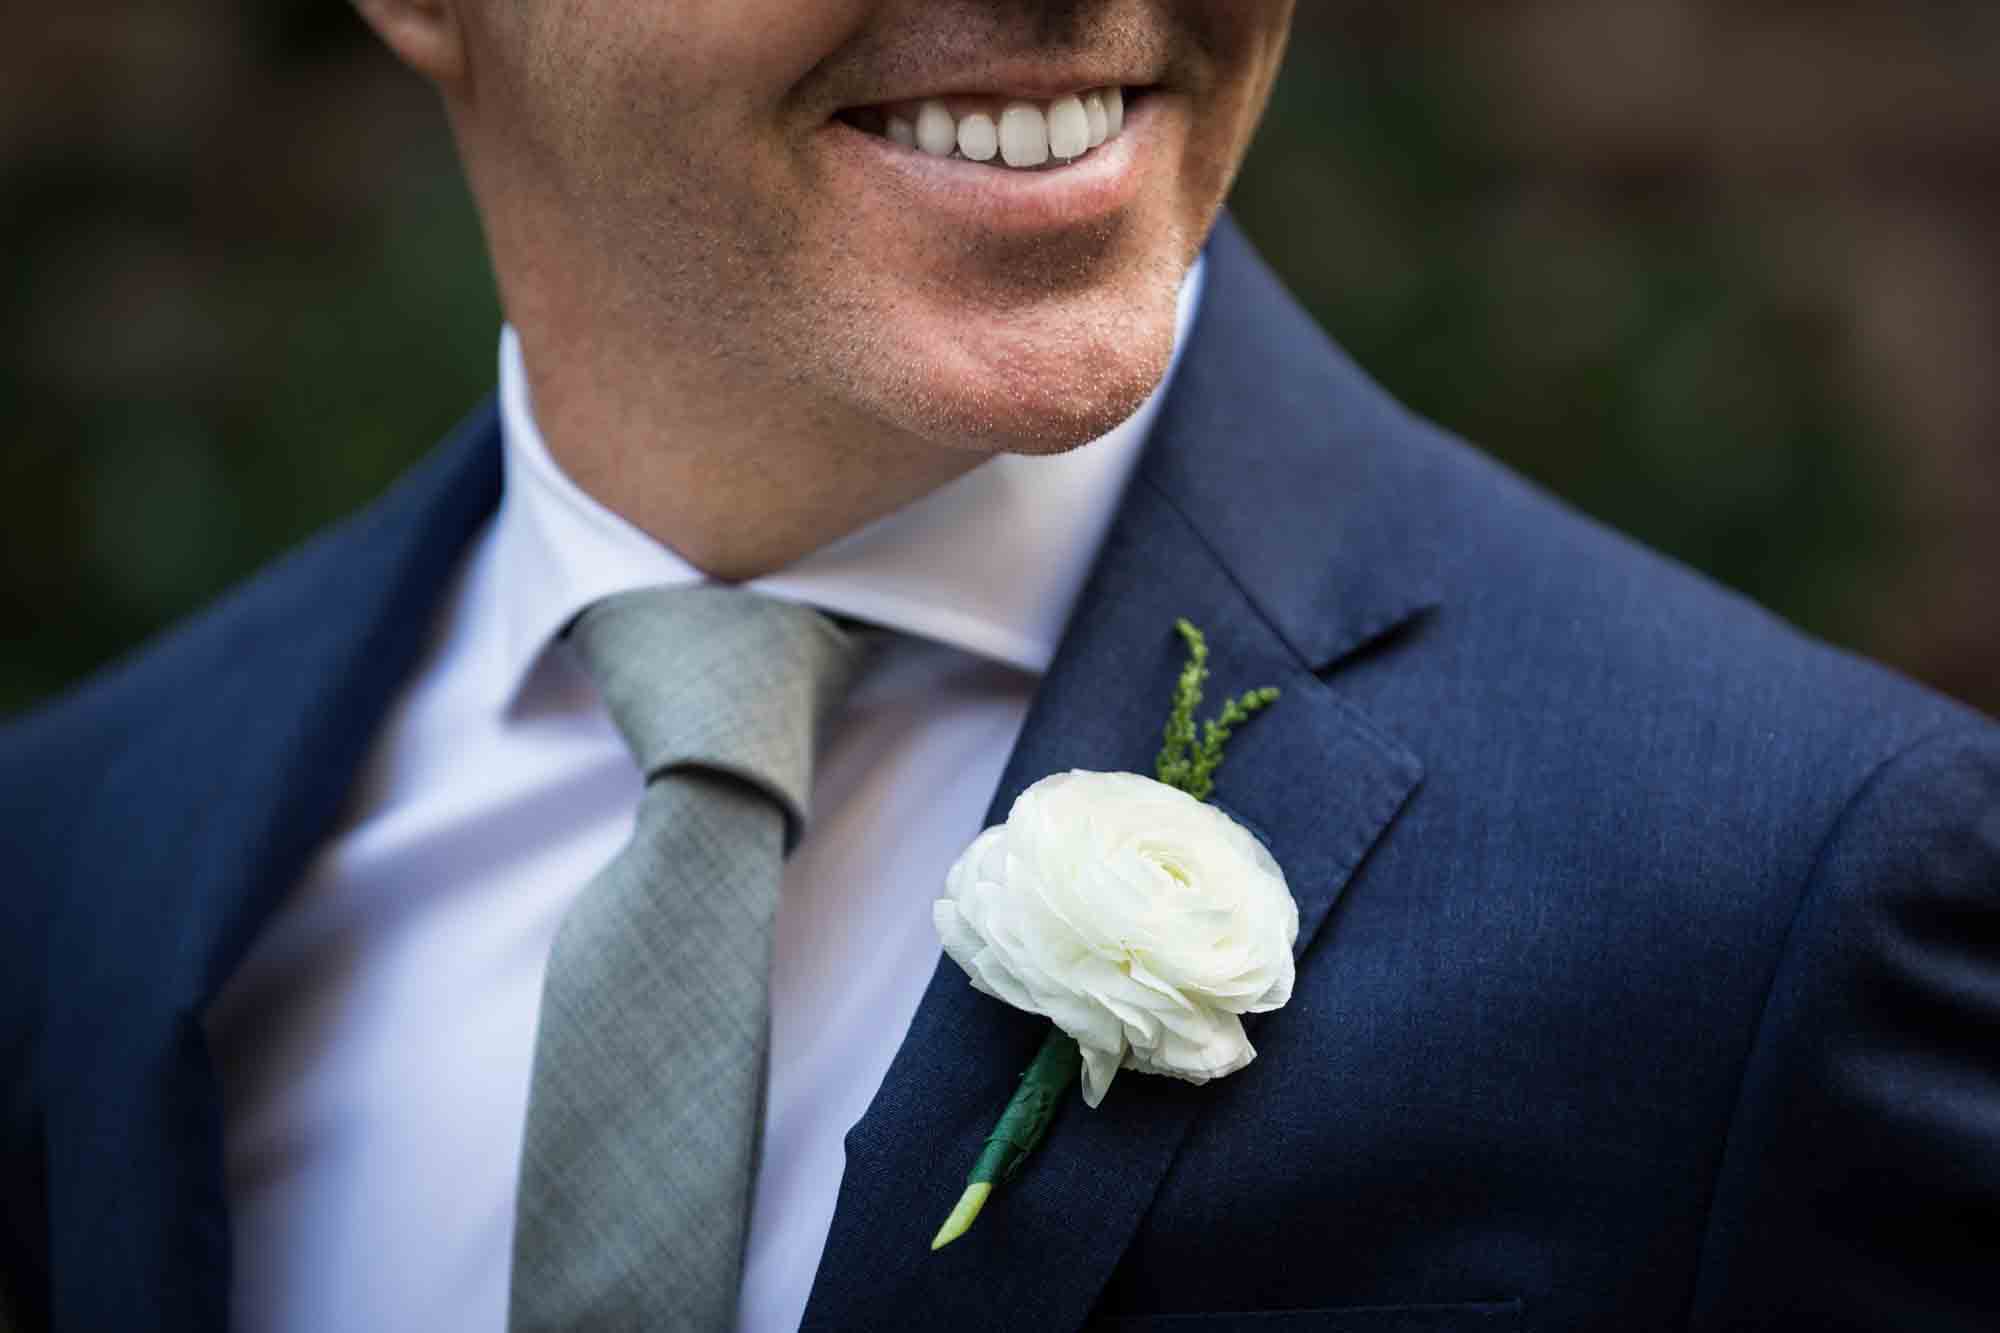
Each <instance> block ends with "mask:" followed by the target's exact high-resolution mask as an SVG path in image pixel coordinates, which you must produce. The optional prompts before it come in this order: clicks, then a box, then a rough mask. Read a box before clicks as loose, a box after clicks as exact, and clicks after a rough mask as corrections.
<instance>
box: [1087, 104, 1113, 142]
mask: <svg viewBox="0 0 2000 1333" xmlns="http://www.w3.org/2000/svg"><path fill="white" fill-rule="evenodd" d="M1083 119H1084V123H1085V124H1086V125H1087V126H1089V128H1090V146H1091V147H1092V148H1095V147H1097V146H1098V145H1099V144H1101V143H1103V142H1104V140H1105V137H1106V136H1107V135H1108V134H1109V133H1110V128H1111V127H1110V122H1109V121H1107V120H1106V119H1105V117H1104V94H1103V93H1092V94H1091V95H1090V96H1088V97H1086V98H1084V99H1083Z"/></svg>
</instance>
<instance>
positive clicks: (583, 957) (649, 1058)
mask: <svg viewBox="0 0 2000 1333" xmlns="http://www.w3.org/2000/svg"><path fill="white" fill-rule="evenodd" d="M570 639H571V642H572V643H573V644H574V645H575V647H576V650H577V652H578V654H579V655H580V656H581V658H582V660H583V662H584V665H585V666H586V668H587V669H588V670H589V672H590V674H591V675H592V677H593V678H595V680H596V682H597V685H598V689H599V691H600V692H601V694H602V695H603V698H604V702H605V706H606V707H607V708H608V709H609V710H610V713H611V717H612V719H613V720H614V721H615V722H616V723H617V726H618V729H619V731H620V732H621V733H622V734H623V735H624V737H625V740H626V743H627V744H628V745H629V746H630V747H631V750H632V754H633V757H634V758H635V759H637V761H638V763H639V767H640V769H641V770H642V771H643V772H644V773H645V774H646V777H647V779H648V781H647V786H646V791H645V795H644V797H643V798H642V799H641V801H640V805H639V817H638V826H637V828H636V829H635V830H634V831H633V834H632V841H631V842H630V843H628V844H627V845H626V847H625V849H624V850H623V851H622V852H620V853H619V854H618V856H617V857H616V858H615V859H614V860H613V861H612V862H611V864H610V865H608V866H606V867H605V868H604V869H603V870H602V871H600V872H599V873H598V875H597V876H596V878H594V879H593V880H591V882H590V883H589V885H587V886H586V887H585V888H584V890H583V893H582V895H581V896H580V897H579V898H578V899H577V901H576V903H575V904H574V905H573V906H571V908H570V910H569V913H568V915H566V916H565V917H564V918H563V922H562V926H561V928H560V930H559V931H558V932H557V935H556V942H555V947H554V950H553V951H552V952H551V954H550V957H549V970H548V977H547V979H546V980H545V981H544V982H543V986H542V1011H541V1023H540V1027H539V1029H538V1031H537V1033H536V1038H535V1071H534V1078H533V1082H532V1084H531V1088H530V1094H529V1102H528V1126H527V1135H526V1141H525V1144H524V1147H523V1151H522V1158H521V1182H520V1198H519V1200H518V1202H517V1204H516V1206H515V1235H514V1268H513V1283H512V1295H511V1298H510V1303H511V1310H510V1314H509V1319H508V1325H509V1327H510V1328H511V1329H513V1330H516V1333H525V1331H526V1330H545V1329H565V1330H567V1329H592V1330H595V1329H646V1330H653V1329H661V1330H676V1329H687V1330H696V1331H698V1333H710V1331H711V1330H727V1329H729V1328H731V1327H732V1326H733V1324H734V1322H735V1318H736V1305H737V1291H738V1287H739V1285H740V1282H741V1278H742V1265H743V1245H744V1237H745V1234H746V1228H747V1220H748V1214H749V1208H750V1191H751V1185H752V1182H753V1180H754V1177H755V1173H756V1155H757V1147H758V1136H759V1131H760V1128H761V1124H760V1122H761V1121H762V1118H763V1115H762V1110H763V1107H762V1102H763V1088H764V1061H765V1050H766V1040H767V1032H768V1022H769V1010H770V1006H769V997H768V990H767V986H768V980H769V973H770V951H771V922H772V918H773V916H774V915H775V913H776V910H777V904H778V884H779V875H780V872H781V869H782V863H783V860H784V856H785V854H786V853H787V852H789V851H790V850H791V848H792V847H793V846H794V845H795V844H796V843H797V842H798V838H799V834H800V832H801V830H802V828H803V825H804V822H805V816H806V810H807V802H808V798H809V796H810V793H811V790H812V759H813V739H814V733H815V731H816V729H817V727H818V724H819V722H820V721H821V720H822V719H823V718H825V717H826V716H827V714H828V713H829V712H830V711H831V710H832V708H833V706H834V704H835V702H836V701H837V700H838V699H839V698H840V696H841V695H842V693H843V692H844V691H845V689H846V686H847V683H848V680H849V678H850V676H851V674H852V669H853V664H854V659H855V648H854V645H853V643H852V641H851V640H850V639H849V638H848V637H847V636H846V635H844V634H842V633H841V632H840V631H839V630H838V629H836V628H834V626H833V625H832V623H831V622H829V621H828V620H827V619H826V617H824V616H822V615H820V614H819V613H818V612H816V611H813V610H811V609H810V608H807V607H802V606H796V605H792V604H790V603H785V602H778V601H773V600H770V599H768V598H764V597H760V596H758V595H756V594H754V593H749V592H744V591H742V590H740V589H736V588H726V587H713V586H703V587H683V588H653V589H645V590H643V591H640V592H636V593H628V594H623V595H620V596H617V597H612V598H608V599H606V600H605V601H602V602H599V603H596V604H595V605H593V606H591V607H590V608H589V609H588V610H586V611H585V612H584V613H583V615H582V616H581V617H579V619H578V620H577V623H576V626H575V628H574V629H572V630H571V632H570Z"/></svg>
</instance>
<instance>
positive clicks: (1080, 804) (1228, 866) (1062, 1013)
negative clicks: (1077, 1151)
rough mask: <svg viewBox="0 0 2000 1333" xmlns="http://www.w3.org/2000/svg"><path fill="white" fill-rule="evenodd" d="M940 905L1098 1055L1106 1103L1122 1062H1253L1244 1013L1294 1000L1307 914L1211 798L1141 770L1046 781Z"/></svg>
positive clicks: (949, 942)
mask: <svg viewBox="0 0 2000 1333" xmlns="http://www.w3.org/2000/svg"><path fill="white" fill-rule="evenodd" d="M945 895H946V896H945V897H943V898H941V899H939V900H938V903H937V906H936V908H935V909H934V915H935V918H936V921H937V929H938V934H939V935H940V936H941V937H942V938H943V940H944V947H945V952H946V953H948V954H950V955H951V957H952V959H953V961H955V962H956V963H957V964H958V965H959V966H960V967H962V968H964V969H965V972H966V975H967V976H969V977H971V978H972V984H973V986H974V987H976V988H977V989H979V990H982V991H985V992H986V993H987V994H989V995H992V996H994V997H996V998H998V999H1001V1000H1004V1001H1006V1002H1007V1003H1008V1004H1011V1005H1013V1006H1015V1007H1016V1008H1018V1009H1025V1010H1027V1011H1028V1012H1030V1013H1035V1014H1043V1015H1046V1016H1047V1017H1048V1018H1049V1019H1051V1020H1052V1021H1054V1023H1055V1024H1056V1025H1057V1026H1058V1027H1060V1028H1062V1030H1063V1031H1065V1032H1067V1033H1069V1034H1070V1035H1071V1036H1072V1037H1075V1038H1076V1040H1077V1044H1078V1046H1079V1047H1081V1049H1082V1051H1083V1099H1084V1101H1085V1102H1087V1103H1088V1104H1090V1105H1091V1106H1096V1105H1097V1104H1098V1103H1099V1102H1101V1101H1102V1100H1104V1094H1105V1091H1106V1090H1107V1089H1108V1088H1110V1086H1111V1080H1112V1078H1113V1076H1114V1075H1116V1074H1117V1072H1118V1070H1119V1068H1120V1067H1121V1066H1122V1067H1124V1068H1127V1069H1137V1070H1141V1071H1143V1072H1146V1073H1153V1074H1171V1075H1172V1076H1174V1077H1175V1078H1181V1079H1186V1080H1187V1081H1189V1082H1190V1083H1206V1082H1207V1081H1208V1080H1209V1079H1212V1078H1220V1077H1221V1076H1222V1075H1224V1074H1230V1073H1234V1072H1235V1071H1237V1070H1239V1069H1241V1068H1242V1067H1243V1066H1245V1065H1247V1064H1249V1063H1250V1061H1251V1059H1252V1058H1253V1057H1254V1056H1255V1055H1256V1051H1255V1050H1253V1049H1252V1048H1251V1046H1250V1042H1249V1039H1248V1038H1247V1037H1245V1036H1244V1033H1243V1019H1242V1015H1244V1014H1255V1013H1263V1012H1265V1011H1266V1010H1270V1009H1276V1008H1277V1007H1278V1006H1280V1005H1282V1004H1284V1003H1285V1001H1287V1000H1289V999H1290V998H1291V995H1292V976H1293V971H1292V944H1293V942H1294V941H1295V940H1297V939H1298V935H1299V908H1298V904H1297V903H1295V902H1294V901H1292V894H1291V890H1290V889H1288V888H1287V887H1286V886H1285V875H1284V872H1283V871H1282V870H1280V869H1279V868H1278V863H1277V862H1276V861H1275V860H1273V859H1272V857H1271V854H1270V853H1269V852H1268V851H1266V850H1265V849H1264V845H1263V844H1262V843H1260V842H1259V841H1257V839H1256V837H1255V836H1254V835H1252V834H1251V833H1250V832H1249V830H1247V829H1245V828H1244V827H1243V826H1242V825H1240V824H1238V823H1236V821H1234V820H1232V819H1231V818H1229V816H1227V815H1225V814H1223V813H1222V812H1221V811H1220V810H1218V809H1216V808H1215V807H1214V806H1212V805H1207V804H1204V803H1203V802H1201V801H1198V800H1196V799H1195V798H1194V797H1192V796H1190V795H1188V794H1187V793H1186V792H1184V791H1181V790H1180V789H1179V788H1176V787H1169V786H1167V785H1166V784H1164V783H1160V782H1155V781H1153V780H1152V779H1151V778H1147V777H1141V776H1140V775H1138V774H1136V773H1087V772H1083V771H1081V770H1079V771H1074V772H1069V773H1059V774H1056V775H1055V776H1053V777H1047V778H1043V779H1042V780H1041V781H1040V782H1037V783H1035V784H1034V785H1033V786H1032V787H1029V788H1028V789H1027V790H1026V791H1024V792H1022V793H1021V795H1020V797H1019V798H1018V799H1017V800H1015V802H1014V808H1013V809H1012V810H1010V811H1008V814H1007V822H1006V823H1005V824H1001V825H998V826H996V827H994V828H990V829H987V830H986V831H985V832H984V833H982V834H980V835H979V836H978V837H977V838H976V839H974V840H973V843H972V845H971V846H970V847H968V848H966V849H965V852H964V854H963V855H961V856H960V857H959V858H958V862H957V864H956V865H954V866H952V868H951V872H950V874H948V875H947V876H946V877H945Z"/></svg>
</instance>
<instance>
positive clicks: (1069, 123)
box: [1048, 97, 1090, 162]
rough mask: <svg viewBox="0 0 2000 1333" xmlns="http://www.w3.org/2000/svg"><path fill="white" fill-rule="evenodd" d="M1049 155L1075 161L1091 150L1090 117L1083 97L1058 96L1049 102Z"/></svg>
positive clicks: (1066, 160)
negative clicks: (1084, 107) (1085, 109)
mask: <svg viewBox="0 0 2000 1333" xmlns="http://www.w3.org/2000/svg"><path fill="white" fill-rule="evenodd" d="M1048 120H1049V155H1050V156H1051V157H1059V158H1061V159H1062V160H1063V161H1065V162H1074V161H1075V160H1076V159H1077V158H1079V157H1082V156H1083V155H1084V154H1085V153H1087V152H1089V151H1090V117H1089V115H1087V114H1086V113H1085V112H1084V109H1083V99H1082V98H1078V97H1058V98H1057V99H1056V100H1055V101H1053V102H1051V103H1049V117H1048Z"/></svg>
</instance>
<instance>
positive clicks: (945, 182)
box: [825, 93, 1164, 236]
mask: <svg viewBox="0 0 2000 1333" xmlns="http://www.w3.org/2000/svg"><path fill="white" fill-rule="evenodd" d="M1163 100H1164V99H1163V98H1162V96H1161V95H1160V94H1158V93H1148V94H1147V95H1145V96H1144V97H1141V98H1138V99H1137V100H1136V101H1135V102H1134V103H1133V104H1132V106H1131V108H1130V109H1129V110H1128V111H1127V113H1126V117H1125V125H1124V127H1123V129H1122V130H1120V132H1119V135H1118V137H1117V138H1115V139H1111V140H1109V141H1107V142H1105V143H1103V144H1101V145H1099V146H1098V147H1096V148H1093V149H1091V150H1090V152H1089V153H1087V154H1085V155H1084V156H1083V157H1080V158H1078V159H1077V160H1076V161H1075V162H1073V163H1071V164H1070V165H1068V166H1066V167H1059V168H1057V169H1055V170H1053V171H1015V170H1013V169H1012V168H1009V167H1000V166H991V165H987V164H984V163H979V162H968V161H966V160H965V159H963V158H957V157H932V156H931V155H930V154H928V153H921V152H918V151H917V150H915V149H912V148H905V147H903V146H902V145H900V144H897V143H894V142H892V141H890V140H888V139H885V138H883V137H882V136H880V135H876V134H870V133H868V132H867V131H865V130H857V129H855V128H854V127H853V126H851V125H848V124H846V123H845V122H842V121H837V120H836V121H831V122H829V123H828V125H827V127H826V130H825V138H826V142H827V146H828V150H829V151H830V152H831V153H832V154H833V156H834V160H835V170H836V171H837V172H839V173H840V175H841V176H842V177H843V180H842V182H841V187H839V188H847V189H855V188H857V187H856V186H855V185H849V184H848V182H849V181H850V180H857V181H858V191H859V194H860V197H864V198H865V197H867V196H868V195H869V194H871V193H882V194H887V195H888V196H889V197H890V198H891V199H892V201H893V202H894V203H895V205H896V206H897V207H899V208H914V209H919V210H921V211H922V212H923V213H925V214H927V215H929V216H931V217H934V218H936V219H937V220H938V221H939V222H940V223H941V224H945V225H950V226H954V227H960V228H975V229H978V230H981V231H985V232H988V233H991V234H1000V235H1009V236H1029V235H1034V234H1037V233H1053V232H1061V231H1067V230H1073V229H1076V228H1080V227H1088V226H1091V225H1093V224H1099V223H1102V222H1105V221H1107V220H1109V219H1111V218H1115V217H1116V216H1117V215H1118V214H1120V213H1122V212H1123V211H1125V210H1126V209H1127V208H1129V207H1130V206H1131V205H1132V202H1133V200H1134V199H1135V198H1137V196H1138V194H1139V187H1140V184H1141V182H1142V180H1143V179H1144V177H1145V174H1146V170H1147V168H1148V166H1149V165H1150V162H1151V159H1152V158H1153V157H1155V156H1156V155H1157V151H1158V140H1159V138H1160V137H1161V134H1162V124H1161V122H1162V120H1163V118H1164V117H1163V107H1162V102H1163Z"/></svg>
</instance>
